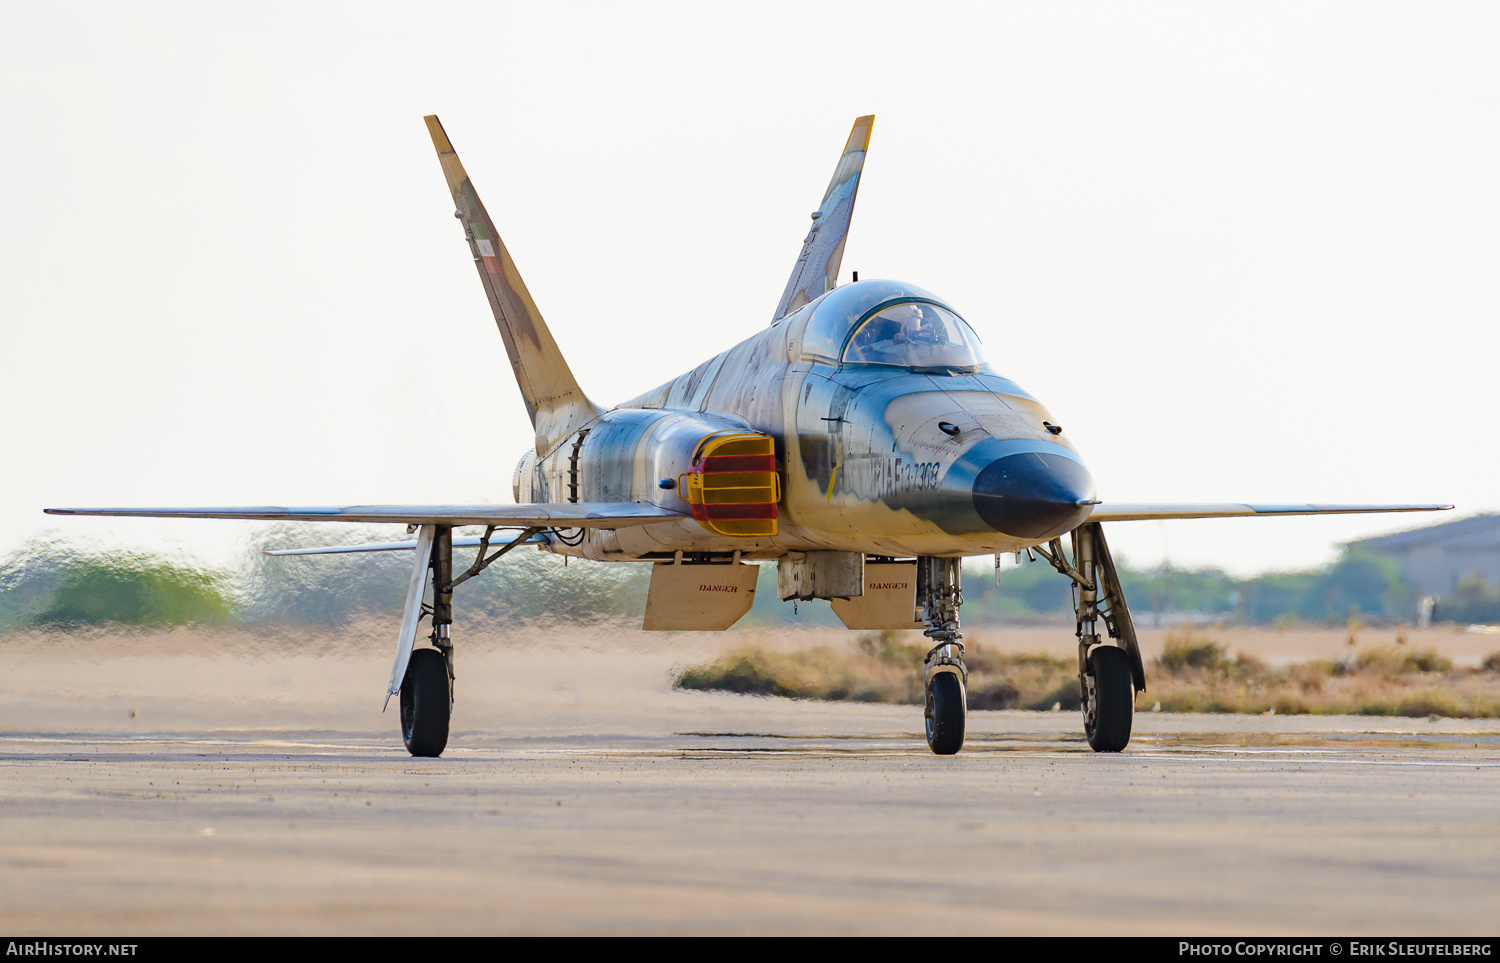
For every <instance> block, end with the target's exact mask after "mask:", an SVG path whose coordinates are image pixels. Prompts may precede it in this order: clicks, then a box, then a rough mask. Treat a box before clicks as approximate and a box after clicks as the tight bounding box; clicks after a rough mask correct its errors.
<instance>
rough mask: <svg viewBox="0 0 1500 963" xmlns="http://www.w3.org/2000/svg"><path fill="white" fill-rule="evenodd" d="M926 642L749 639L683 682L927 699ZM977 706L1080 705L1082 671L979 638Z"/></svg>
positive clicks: (761, 691)
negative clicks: (780, 646) (784, 647)
mask: <svg viewBox="0 0 1500 963" xmlns="http://www.w3.org/2000/svg"><path fill="white" fill-rule="evenodd" d="M927 648H928V647H927V646H926V645H924V644H921V643H915V642H903V641H900V640H899V639H897V638H896V636H895V634H894V633H891V632H880V633H869V634H865V635H861V636H859V637H858V638H857V639H856V640H855V641H854V643H853V645H847V646H838V645H819V646H815V647H813V648H808V649H800V650H794V651H789V652H781V651H774V650H771V649H768V648H766V647H764V646H762V645H759V644H756V643H747V644H745V645H743V646H740V647H739V648H737V649H734V650H733V651H730V652H728V653H726V654H725V655H723V656H721V657H720V658H718V659H716V660H714V661H713V662H710V663H707V664H705V665H695V666H690V667H688V668H687V669H685V670H684V671H683V672H682V674H681V675H680V676H679V677H678V679H677V683H676V684H677V685H678V686H679V687H680V688H683V689H719V690H727V691H729V692H744V693H750V694H753V695H775V696H785V697H787V698H792V699H824V700H833V701H851V702H894V703H901V704H907V705H920V704H921V702H922V660H923V659H924V658H925V657H926V655H927ZM965 661H966V662H967V664H968V666H969V707H970V708H971V709H1050V708H1051V707H1052V706H1053V705H1054V704H1055V703H1057V702H1059V701H1060V702H1061V703H1062V707H1063V708H1077V706H1078V679H1077V672H1078V670H1077V668H1076V666H1075V665H1074V663H1073V662H1072V660H1069V659H1060V658H1057V657H1055V656H1050V655H1006V654H1003V653H999V652H993V651H986V650H985V649H984V647H983V646H982V645H980V644H978V643H974V644H970V645H969V646H968V649H967V651H966V653H965Z"/></svg>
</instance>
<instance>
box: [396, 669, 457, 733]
mask: <svg viewBox="0 0 1500 963" xmlns="http://www.w3.org/2000/svg"><path fill="white" fill-rule="evenodd" d="M452 715H453V690H452V688H451V687H450V685H449V680H448V661H447V660H446V659H444V658H443V653H441V652H439V651H438V650H437V649H416V650H415V651H413V652H412V654H411V661H410V662H409V663H407V666H406V678H405V679H403V680H402V681H401V739H402V741H404V742H405V743H406V750H407V751H408V752H410V753H411V754H412V755H414V756H440V755H442V754H443V749H445V748H446V747H447V745H448V720H449V719H450V718H451V717H452Z"/></svg>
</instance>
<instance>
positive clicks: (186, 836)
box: [0, 630, 1500, 936]
mask: <svg viewBox="0 0 1500 963" xmlns="http://www.w3.org/2000/svg"><path fill="white" fill-rule="evenodd" d="M372 631H373V630H372ZM376 634H378V632H377V633H376ZM713 638H714V637H708V638H704V637H697V636H676V637H668V638H667V639H666V640H663V639H662V638H660V637H656V638H649V637H643V636H641V635H638V634H637V635H626V636H621V635H618V634H613V633H604V634H602V635H591V636H585V637H563V636H561V635H558V636H554V637H552V638H551V639H550V644H548V645H541V646H538V645H525V646H521V645H517V644H513V643H512V642H507V641H506V640H503V639H501V640H497V641H493V642H492V643H490V644H488V645H474V646H471V647H470V649H469V650H468V651H467V652H466V651H465V650H464V649H463V648H462V647H461V648H460V660H461V661H460V663H459V681H458V693H457V699H458V707H457V711H456V715H455V721H454V728H455V734H454V738H453V739H452V741H451V742H450V748H449V750H448V751H447V752H446V753H445V754H444V756H443V757H442V758H441V759H413V758H412V757H410V756H408V755H407V754H406V753H405V752H404V750H402V749H401V748H400V741H399V736H398V735H397V733H396V720H395V718H394V714H395V710H394V708H392V710H391V711H389V712H387V713H386V714H384V715H382V714H381V713H380V711H379V709H380V694H381V693H382V692H383V689H384V685H383V683H384V680H385V676H386V674H387V673H388V671H389V662H388V660H389V655H388V653H386V652H385V651H384V646H376V645H374V644H373V643H372V644H370V645H364V644H362V643H357V641H356V642H351V643H349V644H348V645H345V646H343V647H339V646H325V647H323V648H317V647H307V648H304V649H302V650H298V651H297V653H296V654H295V655H289V654H288V649H287V648H286V645H285V643H284V640H274V639H273V640H260V641H258V642H255V643H254V644H251V643H248V642H246V641H244V640H243V639H234V638H229V637H224V636H216V637H210V638H204V637H202V636H199V635H195V634H192V633H182V632H177V633H166V634H162V635H159V636H153V637H141V636H134V637H130V638H124V639H120V638H110V637H106V636H96V637H92V638H85V639H80V640H65V641H60V640H59V638H58V637H40V636H39V637H35V638H22V639H15V638H14V637H13V638H12V639H11V641H9V642H7V643H5V644H3V645H0V662H3V663H4V664H5V665H6V667H7V671H6V673H4V678H3V681H0V927H3V928H4V930H6V931H8V932H11V933H29V934H38V935H41V934H46V935H54V934H59V935H60V934H69V935H73V934H77V935H84V934H99V935H104V934H110V935H126V934H136V935H151V934H238V933H252V934H253V933H264V934H424V933H434V934H447V933H480V934H483V933H496V934H510V933H518V934H519V933H541V934H618V933H627V934H637V933H639V934H657V933H669V934H689V933H691V934H699V933H704V934H725V933H734V934H933V935H938V934H943V935H949V934H971V933H972V934H1161V935H1172V936H1186V935H1200V934H1208V935H1257V934H1284V935H1297V934H1327V935H1366V934H1379V935H1407V934H1411V935H1417V934H1426V935H1448V936H1453V935H1491V936H1492V935H1494V934H1495V933H1496V931H1497V930H1500V923H1497V917H1500V913H1497V909H1500V899H1497V897H1500V861H1497V856H1500V808H1497V805H1496V801H1497V799H1500V724H1497V722H1496V721H1495V720H1470V721H1465V720H1449V719H1437V720H1428V719H1391V718H1355V717H1326V716H1325V717H1306V716H1303V717H1284V716H1283V717H1269V718H1268V717H1259V716H1255V717H1244V716H1222V715H1221V716H1207V715H1170V714H1165V713H1162V714H1153V713H1149V712H1145V713H1139V714H1138V715H1137V716H1136V720H1137V725H1136V735H1135V738H1134V739H1133V741H1132V743H1131V746H1130V748H1129V749H1128V750H1127V751H1126V752H1124V753H1121V754H1118V755H1097V754H1095V753H1093V752H1091V751H1089V750H1088V747H1087V745H1086V744H1085V743H1084V742H1083V740H1082V735H1081V724H1080V720H1079V719H1078V717H1077V714H1076V713H1066V712H1062V713H1034V712H972V713H970V716H969V722H970V725H969V730H970V735H969V739H968V742H967V744H966V746H965V749H964V751H963V753H961V754H960V755H958V756H955V757H935V756H933V755H931V754H930V753H929V752H928V751H927V749H926V746H925V743H924V742H923V740H922V738H921V735H920V731H921V713H920V709H918V708H914V707H902V706H875V705H850V704H821V703H806V702H791V701H788V700H780V699H766V698H755V697H747V696H736V695H729V694H719V693H691V692H680V691H674V690H673V689H672V688H671V685H670V673H671V670H672V668H673V666H675V665H679V664H682V663H683V662H684V661H690V660H692V659H694V658H698V657H701V656H702V655H703V654H705V653H706V652H707V653H711V650H712V648H713V646H714V645H717V644H719V643H718V642H716V641H712V639H713Z"/></svg>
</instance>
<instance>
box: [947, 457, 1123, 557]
mask: <svg viewBox="0 0 1500 963" xmlns="http://www.w3.org/2000/svg"><path fill="white" fill-rule="evenodd" d="M1093 499H1094V479H1093V476H1091V475H1090V474H1089V471H1088V469H1087V468H1084V467H1083V466H1082V465H1080V464H1079V463H1078V462H1076V461H1074V460H1073V459H1071V458H1066V457H1064V456H1062V455H1054V454H1050V453H1047V452H1024V453H1021V454H1015V455H1006V456H1004V457H1002V458H998V459H996V460H995V461H993V462H990V464H989V465H987V466H985V468H984V469H983V470H982V471H981V472H980V473H979V475H978V476H977V477H975V479H974V508H975V510H977V511H978V512H979V517H980V518H982V519H984V520H985V523H986V524H988V525H990V526H991V527H993V528H995V529H997V530H999V531H1002V532H1004V533H1005V534H1007V535H1014V536H1016V537H1018V538H1055V537H1056V536H1058V535H1061V534H1063V533H1064V532H1069V531H1072V530H1073V529H1074V528H1076V527H1078V525H1079V523H1081V522H1082V521H1083V520H1084V519H1085V518H1087V517H1088V515H1089V511H1090V510H1091V509H1092V507H1093Z"/></svg>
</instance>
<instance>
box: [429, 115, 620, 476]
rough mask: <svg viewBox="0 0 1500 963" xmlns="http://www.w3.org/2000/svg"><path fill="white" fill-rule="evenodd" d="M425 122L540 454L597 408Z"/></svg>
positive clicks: (449, 149) (449, 151)
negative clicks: (532, 427)
mask: <svg viewBox="0 0 1500 963" xmlns="http://www.w3.org/2000/svg"><path fill="white" fill-rule="evenodd" d="M425 119H426V121H427V130H428V132H429V133H431V134H432V145H433V146H434V147H436V148H437V153H438V160H439V162H441V163H442V165H443V176H444V177H446V178H447V180H448V189H449V190H450V191H452V193H453V204H454V216H455V217H457V218H458V219H459V221H460V222H462V224H463V227H464V237H465V239H466V240H468V242H469V248H470V251H471V253H472V254H473V256H474V266H475V267H476V268H478V269H479V280H480V282H481V283H482V284H483V285H484V293H485V296H486V297H488V298H489V301H490V310H491V311H493V312H494V314H495V324H496V325H498V326H499V328H500V337H501V338H503V339H504V341H505V353H506V354H507V355H508V356H509V357H510V366H511V368H512V370H514V372H515V375H516V384H517V385H518V386H520V389H521V397H522V398H523V399H525V401H526V413H527V414H528V415H530V416H531V423H532V425H533V426H534V427H535V428H536V449H537V452H538V453H540V454H546V453H547V452H549V451H551V450H552V449H554V448H556V447H557V446H558V445H560V444H562V442H563V441H565V440H566V439H567V438H568V437H569V436H570V435H572V434H573V433H574V432H575V431H577V430H578V429H579V428H581V427H583V426H584V425H586V424H588V423H589V422H590V421H593V420H594V419H595V418H597V417H598V416H599V415H600V414H601V413H602V409H600V408H599V407H598V406H597V405H595V404H594V403H593V402H592V401H590V400H589V399H588V398H587V396H585V395H584V393H583V389H581V388H579V387H578V381H577V380H576V379H575V378H574V377H573V372H572V371H571V370H570V369H569V368H568V362H567V361H566V360H564V358H563V356H562V352H561V351H560V350H558V347H557V342H556V341H554V340H553V338H552V332H551V331H549V330H547V324H546V322H544V321H543V320H542V313H541V312H540V311H538V310H537V306H536V302H535V301H533V300H532V299H531V292H529V291H527V290H526V282H525V281H523V280H521V273H520V272H519V271H517V270H516V264H515V262H514V261H512V260H511V257H510V252H509V251H507V250H506V249H505V244H504V242H502V241H501V240H500V233H499V232H498V231H496V230H495V224H494V222H493V221H491V220H490V216H489V214H488V213H487V212H486V211H485V209H484V204H483V203H481V202H480V200H479V194H478V193H476V192H475V190H474V185H473V183H471V182H470V180H469V175H468V174H467V173H465V172H464V165H463V164H462V163H461V162H460V161H459V159H458V154H457V153H456V152H455V151H454V150H453V144H452V142H451V141H449V140H448V135H447V133H446V132H445V131H444V130H443V125H442V123H441V122H439V121H438V119H437V115H436V114H430V115H428V116H427V117H426V118H425Z"/></svg>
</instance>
